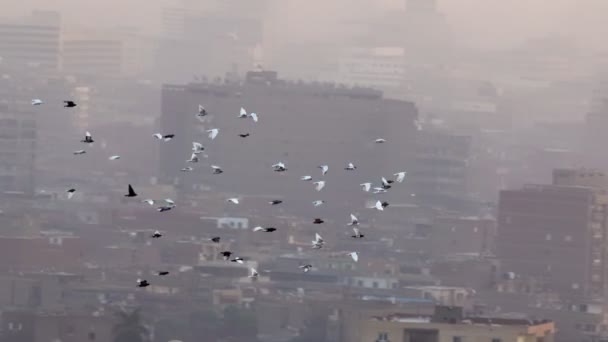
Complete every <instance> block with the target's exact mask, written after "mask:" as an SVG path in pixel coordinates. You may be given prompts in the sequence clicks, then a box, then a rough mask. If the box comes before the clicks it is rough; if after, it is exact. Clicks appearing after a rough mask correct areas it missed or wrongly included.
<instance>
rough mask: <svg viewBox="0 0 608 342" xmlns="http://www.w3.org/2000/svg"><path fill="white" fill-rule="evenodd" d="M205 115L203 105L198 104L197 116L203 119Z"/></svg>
mask: <svg viewBox="0 0 608 342" xmlns="http://www.w3.org/2000/svg"><path fill="white" fill-rule="evenodd" d="M206 115H207V110H205V107H203V105H201V104H199V105H198V114H197V116H200V117H203V116H206Z"/></svg>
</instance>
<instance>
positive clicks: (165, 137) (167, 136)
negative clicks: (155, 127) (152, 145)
mask: <svg viewBox="0 0 608 342" xmlns="http://www.w3.org/2000/svg"><path fill="white" fill-rule="evenodd" d="M154 137H155V138H156V139H158V140H164V141H169V140H171V139H173V138H175V134H165V135H162V134H160V133H155V134H154Z"/></svg>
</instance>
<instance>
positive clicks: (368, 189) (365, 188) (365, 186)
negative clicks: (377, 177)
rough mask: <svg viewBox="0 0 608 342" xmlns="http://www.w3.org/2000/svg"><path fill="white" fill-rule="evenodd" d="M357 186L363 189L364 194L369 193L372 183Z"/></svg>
mask: <svg viewBox="0 0 608 342" xmlns="http://www.w3.org/2000/svg"><path fill="white" fill-rule="evenodd" d="M359 185H360V186H362V187H363V191H365V192H369V191H370V190H371V189H372V183H362V184H359Z"/></svg>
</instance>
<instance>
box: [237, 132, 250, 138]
mask: <svg viewBox="0 0 608 342" xmlns="http://www.w3.org/2000/svg"><path fill="white" fill-rule="evenodd" d="M248 136H249V133H244V134H239V137H241V138H247V137H248Z"/></svg>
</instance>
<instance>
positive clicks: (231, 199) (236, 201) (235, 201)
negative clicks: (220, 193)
mask: <svg viewBox="0 0 608 342" xmlns="http://www.w3.org/2000/svg"><path fill="white" fill-rule="evenodd" d="M226 202H230V203H232V204H239V199H238V198H236V197H233V198H229V199H227V200H226Z"/></svg>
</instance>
